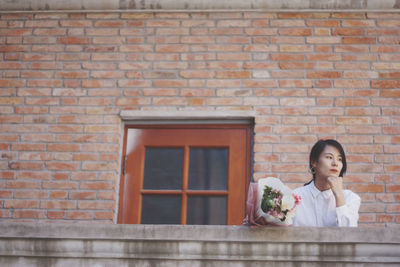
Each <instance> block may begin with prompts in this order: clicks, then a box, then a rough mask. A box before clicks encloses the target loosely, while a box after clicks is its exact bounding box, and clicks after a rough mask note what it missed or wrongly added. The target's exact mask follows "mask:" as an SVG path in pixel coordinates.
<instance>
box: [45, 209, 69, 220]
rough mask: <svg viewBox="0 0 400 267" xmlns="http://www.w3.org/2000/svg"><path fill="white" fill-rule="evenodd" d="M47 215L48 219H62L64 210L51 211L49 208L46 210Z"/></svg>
mask: <svg viewBox="0 0 400 267" xmlns="http://www.w3.org/2000/svg"><path fill="white" fill-rule="evenodd" d="M47 216H48V217H49V219H64V217H65V211H52V210H49V211H48V212H47Z"/></svg>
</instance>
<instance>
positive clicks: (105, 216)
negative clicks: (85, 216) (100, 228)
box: [95, 211, 114, 220]
mask: <svg viewBox="0 0 400 267" xmlns="http://www.w3.org/2000/svg"><path fill="white" fill-rule="evenodd" d="M95 218H96V220H113V218H114V213H113V212H102V211H99V212H96V213H95Z"/></svg>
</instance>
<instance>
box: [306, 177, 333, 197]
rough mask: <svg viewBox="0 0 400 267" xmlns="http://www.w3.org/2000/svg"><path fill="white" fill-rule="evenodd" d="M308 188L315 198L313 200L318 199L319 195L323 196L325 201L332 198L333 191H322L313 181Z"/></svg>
mask: <svg viewBox="0 0 400 267" xmlns="http://www.w3.org/2000/svg"><path fill="white" fill-rule="evenodd" d="M308 188H309V190H310V192H311V194H312V196H313V198H317V197H318V195H319V194H321V195H322V196H323V197H324V198H325V199H328V198H330V197H331V196H332V194H333V193H332V190H331V189H328V190H324V191H320V190H319V189H318V188H317V187H316V186H315V184H314V181H312V182H311V183H310V184H309V185H308Z"/></svg>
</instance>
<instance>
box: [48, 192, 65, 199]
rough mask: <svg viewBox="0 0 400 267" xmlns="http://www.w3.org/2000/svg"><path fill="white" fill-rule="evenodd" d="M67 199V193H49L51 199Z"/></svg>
mask: <svg viewBox="0 0 400 267" xmlns="http://www.w3.org/2000/svg"><path fill="white" fill-rule="evenodd" d="M67 197H68V192H67V191H52V192H51V193H50V198H51V199H66V198H67Z"/></svg>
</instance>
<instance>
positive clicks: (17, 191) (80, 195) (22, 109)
mask: <svg viewBox="0 0 400 267" xmlns="http://www.w3.org/2000/svg"><path fill="white" fill-rule="evenodd" d="M399 36H400V14H399V13H261V12H229V13H214V12H212V13H111V12H110V13H21V14H5V13H3V14H1V20H0V52H1V54H0V59H1V62H0V69H1V77H0V114H1V115H0V122H1V124H0V150H1V151H0V155H1V157H0V175H1V180H0V208H1V209H0V217H1V218H2V219H1V220H8V221H12V220H18V221H24V220H29V221H31V220H46V221H98V222H108V223H112V222H114V218H115V213H116V211H117V198H118V197H117V195H118V180H119V169H120V167H119V166H120V143H121V140H122V122H121V119H120V117H119V112H120V111H121V110H126V109H137V110H196V111H201V110H253V111H256V113H257V117H256V119H255V122H256V124H255V128H254V132H255V137H254V177H255V178H259V177H263V176H267V175H273V176H277V177H280V178H281V179H282V180H283V181H284V182H285V183H288V184H290V185H291V186H293V187H294V186H300V185H301V184H302V183H303V182H305V181H308V180H309V179H310V174H309V173H307V164H308V162H307V159H308V153H309V150H310V148H311V146H312V145H313V144H314V142H315V141H316V140H317V139H318V138H324V137H332V138H336V139H337V140H338V141H340V142H341V143H342V144H343V145H344V147H345V150H346V152H347V156H348V161H349V168H348V169H349V171H348V174H347V175H346V176H345V179H346V186H347V187H348V188H349V189H352V190H353V191H355V192H357V193H358V194H359V195H360V196H361V197H362V201H363V202H362V206H361V217H360V224H361V225H362V226H376V227H384V226H389V227H398V226H399V225H400V224H399V222H400V204H399V202H400V153H399V152H400V124H399V122H400V108H399V105H400V99H399V96H400V89H399V88H400V79H399V78H400V45H399V43H400V37H399Z"/></svg>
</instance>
